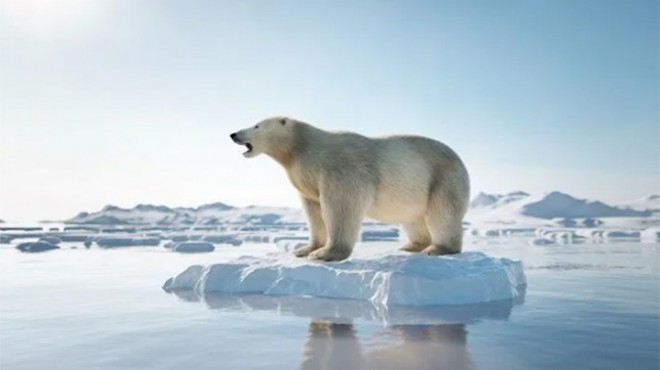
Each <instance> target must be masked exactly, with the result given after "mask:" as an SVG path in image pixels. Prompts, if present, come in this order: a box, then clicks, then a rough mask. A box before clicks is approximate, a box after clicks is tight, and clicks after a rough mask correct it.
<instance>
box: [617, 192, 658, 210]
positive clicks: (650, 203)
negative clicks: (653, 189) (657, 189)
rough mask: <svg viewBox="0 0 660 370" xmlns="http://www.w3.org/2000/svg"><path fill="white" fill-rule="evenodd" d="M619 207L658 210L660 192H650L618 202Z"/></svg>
mask: <svg viewBox="0 0 660 370" xmlns="http://www.w3.org/2000/svg"><path fill="white" fill-rule="evenodd" d="M619 206H620V207H626V208H630V209H634V210H636V211H646V210H650V211H653V212H660V194H651V195H647V196H645V197H641V198H637V199H632V200H629V201H627V202H622V203H620V204H619Z"/></svg>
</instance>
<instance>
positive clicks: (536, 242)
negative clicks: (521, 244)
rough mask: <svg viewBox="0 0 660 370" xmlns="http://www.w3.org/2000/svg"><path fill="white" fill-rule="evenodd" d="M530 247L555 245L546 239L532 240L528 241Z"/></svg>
mask: <svg viewBox="0 0 660 370" xmlns="http://www.w3.org/2000/svg"><path fill="white" fill-rule="evenodd" d="M529 244H530V245H550V244H555V241H554V240H552V239H547V238H532V239H529Z"/></svg>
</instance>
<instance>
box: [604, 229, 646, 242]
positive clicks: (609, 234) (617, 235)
mask: <svg viewBox="0 0 660 370" xmlns="http://www.w3.org/2000/svg"><path fill="white" fill-rule="evenodd" d="M604 236H605V239H608V240H610V239H635V240H639V238H640V232H639V231H624V230H610V231H606V232H605V234H604Z"/></svg>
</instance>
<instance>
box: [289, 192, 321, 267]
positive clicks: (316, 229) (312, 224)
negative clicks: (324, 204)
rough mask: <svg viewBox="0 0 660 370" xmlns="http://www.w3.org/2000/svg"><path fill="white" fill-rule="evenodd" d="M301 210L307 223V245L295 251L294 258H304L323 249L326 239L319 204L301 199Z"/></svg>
mask: <svg viewBox="0 0 660 370" xmlns="http://www.w3.org/2000/svg"><path fill="white" fill-rule="evenodd" d="M302 204H303V208H304V209H305V214H307V221H308V223H309V232H310V236H309V245H308V246H306V247H303V248H300V249H298V250H296V251H295V253H294V254H295V255H296V257H305V256H307V255H308V254H310V253H311V252H313V251H315V250H317V249H319V248H321V247H323V246H324V245H325V243H326V241H327V239H328V232H327V231H326V229H325V223H323V218H322V217H321V204H319V203H318V202H314V201H312V200H309V199H305V198H302Z"/></svg>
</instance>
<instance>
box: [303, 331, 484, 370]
mask: <svg viewBox="0 0 660 370" xmlns="http://www.w3.org/2000/svg"><path fill="white" fill-rule="evenodd" d="M390 330H391V331H392V333H393V334H394V335H396V336H397V337H398V339H399V341H400V344H397V345H394V346H390V347H386V348H382V349H377V350H372V351H367V350H365V349H364V348H363V346H362V345H361V343H360V341H359V340H358V338H357V336H356V332H355V329H354V328H353V325H352V324H337V323H329V322H324V321H316V320H312V322H311V323H310V324H309V332H308V336H307V341H306V342H305V348H304V351H303V359H302V362H301V364H300V369H301V370H316V369H323V370H325V369H328V370H331V369H347V370H348V369H365V370H366V369H378V370H387V369H392V370H394V369H452V370H453V369H456V370H460V369H472V368H473V366H472V361H471V360H470V355H469V353H468V351H467V347H466V339H467V331H466V330H465V325H464V324H446V325H398V326H395V327H392V328H390Z"/></svg>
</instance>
